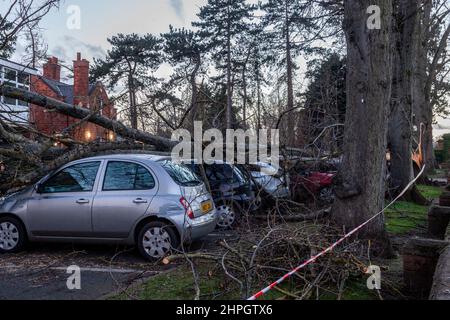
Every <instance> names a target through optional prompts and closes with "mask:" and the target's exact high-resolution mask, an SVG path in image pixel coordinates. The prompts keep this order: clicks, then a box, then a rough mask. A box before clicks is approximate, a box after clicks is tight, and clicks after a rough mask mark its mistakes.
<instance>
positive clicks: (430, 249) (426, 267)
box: [402, 238, 450, 298]
mask: <svg viewBox="0 0 450 320" xmlns="http://www.w3.org/2000/svg"><path fill="white" fill-rule="evenodd" d="M448 245H450V242H447V241H441V240H434V239H421V238H414V239H411V240H409V241H408V242H407V243H406V245H405V247H404V249H403V253H402V255H403V277H404V281H405V285H406V288H407V290H408V291H409V292H410V293H412V294H414V295H415V296H417V297H418V298H425V297H428V296H429V293H430V290H431V286H432V283H433V276H434V272H435V269H436V264H437V261H438V259H439V255H440V253H441V251H442V250H443V249H444V248H445V247H446V246H448Z"/></svg>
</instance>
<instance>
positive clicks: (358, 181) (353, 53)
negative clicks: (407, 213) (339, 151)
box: [333, 0, 392, 250]
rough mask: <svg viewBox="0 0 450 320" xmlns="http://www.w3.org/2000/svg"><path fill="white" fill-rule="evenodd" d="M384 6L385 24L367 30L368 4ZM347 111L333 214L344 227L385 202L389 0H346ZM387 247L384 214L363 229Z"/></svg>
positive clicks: (353, 224) (363, 233)
mask: <svg viewBox="0 0 450 320" xmlns="http://www.w3.org/2000/svg"><path fill="white" fill-rule="evenodd" d="M370 5H378V6H379V7H380V8H381V17H380V19H381V29H380V30H376V29H375V30H369V29H368V28H367V25H366V21H367V18H368V15H367V14H366V11H367V8H368V7H369V6H370ZM344 7H345V9H344V10H345V19H344V29H345V34H346V40H347V59H348V62H347V63H348V73H347V88H348V90H347V115H346V124H345V139H344V141H345V143H344V154H343V160H342V167H341V171H340V178H339V181H340V186H339V187H338V189H337V190H336V194H337V199H336V202H335V204H334V210H333V218H334V220H335V221H336V222H337V223H338V224H339V225H341V226H343V227H344V228H345V230H346V231H350V230H351V229H353V228H355V227H357V226H359V225H360V224H361V223H363V222H364V221H366V220H368V219H369V218H371V217H373V216H374V215H376V214H377V213H378V212H380V211H381V210H382V208H383V205H384V190H385V188H384V176H385V169H386V140H387V139H386V138H387V116H388V108H389V102H390V98H391V82H392V72H391V68H392V66H391V48H390V42H391V39H390V38H391V36H390V35H391V23H392V21H391V20H392V1H391V0H376V1H375V0H374V1H370V0H345V1H344ZM360 235H361V236H364V237H369V238H372V239H378V240H380V242H379V243H380V244H381V245H382V247H381V250H384V249H389V250H390V245H389V243H388V240H387V237H386V232H385V228H384V218H383V216H380V217H379V218H378V219H375V220H374V221H372V223H371V224H370V225H369V226H367V227H365V228H364V229H363V230H361V231H360Z"/></svg>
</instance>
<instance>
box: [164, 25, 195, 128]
mask: <svg viewBox="0 0 450 320" xmlns="http://www.w3.org/2000/svg"><path fill="white" fill-rule="evenodd" d="M162 38H163V39H164V52H165V54H166V59H167V62H169V64H171V65H172V66H173V67H178V70H176V73H177V74H179V75H178V76H179V77H184V74H186V76H187V77H188V78H189V79H188V80H189V85H190V90H191V103H190V107H189V110H190V111H189V112H190V120H191V126H192V125H193V123H194V121H195V120H196V119H197V111H198V110H197V109H198V108H197V100H198V88H197V82H196V81H197V76H198V73H199V72H200V68H201V66H202V54H203V52H204V47H203V45H202V44H201V41H200V39H199V35H198V33H196V32H193V31H191V30H186V29H184V28H182V29H175V28H173V27H172V26H170V31H169V32H168V33H165V34H162Z"/></svg>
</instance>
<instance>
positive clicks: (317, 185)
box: [291, 172, 336, 202]
mask: <svg viewBox="0 0 450 320" xmlns="http://www.w3.org/2000/svg"><path fill="white" fill-rule="evenodd" d="M335 177H336V173H335V172H310V173H306V174H303V175H302V174H297V175H292V176H291V190H292V195H293V198H294V200H296V201H304V200H307V199H311V198H313V199H315V200H320V201H324V202H332V201H333V182H334V178H335Z"/></svg>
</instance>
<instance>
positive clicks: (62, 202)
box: [28, 161, 101, 237]
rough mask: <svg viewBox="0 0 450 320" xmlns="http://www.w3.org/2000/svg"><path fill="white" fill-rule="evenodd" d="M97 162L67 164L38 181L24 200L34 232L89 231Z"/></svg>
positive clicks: (85, 233)
mask: <svg viewBox="0 0 450 320" xmlns="http://www.w3.org/2000/svg"><path fill="white" fill-rule="evenodd" d="M100 165H101V161H93V162H84V163H80V164H75V165H71V166H68V167H66V168H64V169H62V170H60V171H59V172H57V173H56V174H54V175H52V176H51V177H50V178H49V179H47V180H46V181H44V182H43V183H42V184H41V185H40V187H39V190H38V191H37V192H35V194H34V195H33V197H32V199H30V201H29V202H28V217H29V221H30V228H31V232H32V234H33V235H34V236H42V237H89V236H91V235H92V216H91V214H92V203H93V200H94V195H95V190H96V188H95V186H96V184H95V183H96V181H97V175H98V172H99V168H100Z"/></svg>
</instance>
